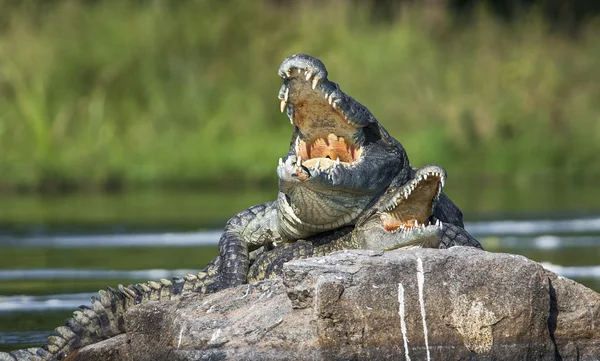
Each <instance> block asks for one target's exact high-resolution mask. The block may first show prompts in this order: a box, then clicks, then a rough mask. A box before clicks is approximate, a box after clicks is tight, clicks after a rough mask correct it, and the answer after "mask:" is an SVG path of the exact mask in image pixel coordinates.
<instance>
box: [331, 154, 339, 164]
mask: <svg viewBox="0 0 600 361" xmlns="http://www.w3.org/2000/svg"><path fill="white" fill-rule="evenodd" d="M333 164H335V165H340V157H339V156H338V157H337V158H336V159H335V163H333Z"/></svg>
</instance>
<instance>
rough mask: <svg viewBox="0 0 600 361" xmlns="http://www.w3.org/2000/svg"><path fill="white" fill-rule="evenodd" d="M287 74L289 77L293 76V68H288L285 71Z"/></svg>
mask: <svg viewBox="0 0 600 361" xmlns="http://www.w3.org/2000/svg"><path fill="white" fill-rule="evenodd" d="M285 75H287V78H289V77H291V76H292V71H291V69H288V70H287V71H286V72H285Z"/></svg>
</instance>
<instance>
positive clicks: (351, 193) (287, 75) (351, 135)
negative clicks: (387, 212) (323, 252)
mask: <svg viewBox="0 0 600 361" xmlns="http://www.w3.org/2000/svg"><path fill="white" fill-rule="evenodd" d="M279 76H280V77H281V78H283V85H282V87H281V89H280V91H279V99H280V101H281V111H282V112H283V111H286V113H287V115H288V117H289V119H290V121H291V123H292V125H293V126H294V131H293V134H292V140H291V144H290V149H289V152H288V154H287V155H286V156H285V158H284V159H280V161H279V166H278V167H277V175H278V177H279V194H278V196H277V200H276V201H272V202H267V203H264V204H260V205H257V206H254V207H250V208H249V209H247V210H244V211H242V212H240V213H238V214H237V215H236V216H234V217H233V218H232V219H231V220H229V222H228V223H227V225H226V227H225V232H224V233H223V236H222V237H221V240H220V242H219V250H220V254H221V256H222V262H221V265H220V271H219V277H220V280H219V281H217V282H215V283H214V287H215V289H219V288H226V287H231V286H235V285H239V284H241V283H243V282H244V281H245V280H246V274H247V271H248V253H249V252H251V251H253V250H255V249H257V248H260V247H261V246H262V245H263V244H264V243H265V241H266V240H268V239H278V240H280V241H293V240H298V239H301V238H306V237H310V236H312V235H315V234H318V233H321V232H326V231H330V230H335V229H339V228H342V227H345V226H351V225H354V224H355V223H356V221H357V220H358V219H359V218H360V217H361V216H362V215H364V214H365V213H366V212H368V211H369V209H370V207H371V206H372V205H373V204H374V203H375V202H376V201H377V200H378V199H379V197H380V196H381V195H382V194H383V193H384V192H385V191H386V189H388V187H390V185H391V186H394V187H398V186H401V185H402V184H404V183H406V182H407V181H408V180H409V179H410V178H411V177H412V176H413V175H414V170H413V169H412V167H411V166H410V163H409V160H408V156H407V154H406V151H405V150H404V148H403V147H402V145H401V144H400V143H399V142H398V141H397V140H396V139H394V138H393V137H392V136H390V135H389V133H388V132H387V131H386V130H385V128H384V127H383V126H382V125H381V124H380V123H379V122H378V121H377V120H376V119H375V117H374V116H373V114H371V112H370V111H369V110H368V109H367V108H366V107H365V106H364V105H362V104H360V103H359V102H357V101H356V100H354V99H353V98H352V97H351V96H349V95H347V94H345V93H344V92H343V91H342V90H341V89H340V87H339V86H338V85H337V84H336V83H334V82H332V81H331V80H329V79H328V73H327V69H326V68H325V65H323V63H322V62H321V61H320V60H319V59H316V58H313V57H311V56H309V55H304V54H297V55H293V56H290V57H288V58H286V59H285V60H284V61H283V62H282V64H281V66H280V67H279ZM434 215H435V216H436V217H437V218H438V219H440V220H441V221H443V222H446V223H449V224H454V225H456V226H458V227H461V228H462V227H463V223H462V213H461V212H460V210H459V209H458V207H456V206H455V205H454V204H453V203H452V201H450V200H449V199H448V198H447V197H446V196H445V195H443V194H442V195H441V197H440V200H439V202H437V205H436V207H435V209H434Z"/></svg>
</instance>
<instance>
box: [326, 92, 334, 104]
mask: <svg viewBox="0 0 600 361" xmlns="http://www.w3.org/2000/svg"><path fill="white" fill-rule="evenodd" d="M327 101H328V102H329V105H331V103H332V102H333V93H331V94H329V96H328V97H327Z"/></svg>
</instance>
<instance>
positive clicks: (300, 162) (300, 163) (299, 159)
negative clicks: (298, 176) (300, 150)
mask: <svg viewBox="0 0 600 361" xmlns="http://www.w3.org/2000/svg"><path fill="white" fill-rule="evenodd" d="M296 166H298V167H302V158H300V157H298V159H297V160H296Z"/></svg>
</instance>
